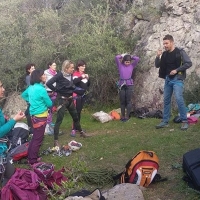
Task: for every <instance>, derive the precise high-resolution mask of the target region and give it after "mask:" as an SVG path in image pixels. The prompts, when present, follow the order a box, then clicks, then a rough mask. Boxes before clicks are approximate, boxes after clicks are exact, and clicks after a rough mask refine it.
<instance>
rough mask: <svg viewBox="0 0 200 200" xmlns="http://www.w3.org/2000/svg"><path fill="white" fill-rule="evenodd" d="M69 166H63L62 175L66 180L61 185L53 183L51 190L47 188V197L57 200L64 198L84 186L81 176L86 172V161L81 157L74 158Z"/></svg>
mask: <svg viewBox="0 0 200 200" xmlns="http://www.w3.org/2000/svg"><path fill="white" fill-rule="evenodd" d="M69 165H70V168H65V172H64V176H65V177H67V179H68V180H67V181H66V182H63V183H62V186H58V185H56V184H54V187H53V190H48V196H49V197H48V199H50V200H57V199H58V196H59V200H62V199H65V198H66V196H69V195H70V194H72V193H74V192H76V191H77V190H81V189H82V188H83V187H84V182H83V178H82V176H83V175H84V174H85V173H86V172H87V167H86V163H85V162H84V160H82V159H77V158H76V159H74V160H72V161H71V162H70V163H69Z"/></svg>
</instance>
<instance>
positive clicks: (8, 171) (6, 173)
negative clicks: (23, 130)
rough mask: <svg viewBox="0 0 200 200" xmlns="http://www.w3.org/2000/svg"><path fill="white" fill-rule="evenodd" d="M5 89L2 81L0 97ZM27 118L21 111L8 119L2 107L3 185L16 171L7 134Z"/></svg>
mask: <svg viewBox="0 0 200 200" xmlns="http://www.w3.org/2000/svg"><path fill="white" fill-rule="evenodd" d="M4 92H5V89H4V87H3V84H2V82H1V81H0V98H3V97H4ZM24 118H25V114H24V113H23V112H22V111H19V112H18V113H17V114H16V115H15V116H14V117H13V118H11V119H9V120H7V119H6V118H5V117H4V114H3V112H2V110H1V109H0V160H1V163H0V180H1V181H2V182H1V183H2V186H4V185H5V184H6V183H7V182H8V180H9V179H10V177H11V176H12V175H13V174H14V172H15V167H14V166H13V165H12V164H11V163H10V161H9V159H8V158H7V150H8V146H7V144H6V141H7V140H6V138H5V137H6V135H7V134H8V133H9V132H10V131H11V130H12V129H13V128H14V126H15V124H16V122H18V121H21V120H23V119H24Z"/></svg>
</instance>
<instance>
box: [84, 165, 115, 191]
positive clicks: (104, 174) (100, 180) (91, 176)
mask: <svg viewBox="0 0 200 200" xmlns="http://www.w3.org/2000/svg"><path fill="white" fill-rule="evenodd" d="M115 175H116V172H115V171H114V170H113V169H112V168H106V169H97V170H90V171H87V172H86V173H84V174H83V176H82V177H83V180H84V181H85V182H86V183H87V184H89V185H96V186H97V187H98V188H102V187H104V186H106V185H108V184H110V183H113V176H115Z"/></svg>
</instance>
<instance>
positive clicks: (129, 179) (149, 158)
mask: <svg viewBox="0 0 200 200" xmlns="http://www.w3.org/2000/svg"><path fill="white" fill-rule="evenodd" d="M158 168H159V159H158V157H157V155H156V154H155V152H154V151H144V150H142V151H139V152H138V153H137V154H136V155H135V156H134V157H133V158H132V159H131V160H129V161H128V163H127V164H126V167H125V170H124V171H123V172H122V173H121V176H120V183H134V184H137V185H139V186H143V187H148V186H149V184H150V183H151V182H152V181H153V179H154V177H155V176H156V174H157V172H158Z"/></svg>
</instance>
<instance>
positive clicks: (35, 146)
mask: <svg viewBox="0 0 200 200" xmlns="http://www.w3.org/2000/svg"><path fill="white" fill-rule="evenodd" d="M33 118H34V122H33V137H32V139H31V141H30V143H29V147H28V162H29V164H34V163H36V162H37V158H38V153H39V149H40V146H41V144H42V141H43V138H44V132H45V127H46V124H47V123H46V121H47V118H46V117H33ZM33 118H32V121H33ZM38 122H43V124H42V125H41V126H39V127H38V128H34V124H37V123H38Z"/></svg>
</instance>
